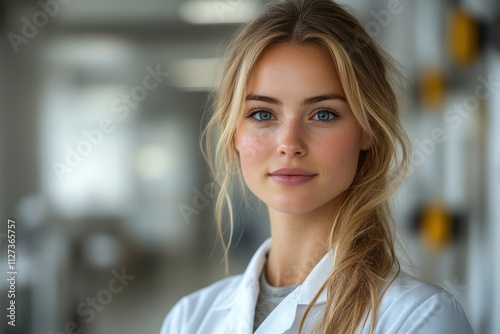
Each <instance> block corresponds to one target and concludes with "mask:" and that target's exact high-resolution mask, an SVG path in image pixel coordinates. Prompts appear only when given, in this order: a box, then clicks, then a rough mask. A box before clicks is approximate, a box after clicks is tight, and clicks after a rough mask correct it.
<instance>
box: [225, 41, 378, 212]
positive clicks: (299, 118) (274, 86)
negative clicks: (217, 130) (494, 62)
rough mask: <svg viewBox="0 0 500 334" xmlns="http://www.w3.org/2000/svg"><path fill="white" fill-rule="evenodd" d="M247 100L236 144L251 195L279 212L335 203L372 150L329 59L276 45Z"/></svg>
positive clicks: (309, 48) (314, 50) (305, 48)
mask: <svg viewBox="0 0 500 334" xmlns="http://www.w3.org/2000/svg"><path fill="white" fill-rule="evenodd" d="M245 94H246V96H245V106H244V110H243V113H244V114H243V116H242V117H241V119H240V121H239V123H238V125H237V128H236V133H235V137H234V141H235V147H236V149H237V150H238V152H239V156H240V162H241V168H242V173H243V177H244V179H245V182H246V184H247V185H248V187H249V188H250V190H251V191H252V192H253V193H254V194H255V195H256V196H257V197H258V198H260V199H261V200H262V201H263V202H265V203H266V204H267V205H268V207H269V209H270V210H277V211H279V212H283V213H293V214H305V213H309V212H313V211H315V210H318V209H325V208H327V207H329V206H330V205H331V204H333V203H334V200H335V198H337V197H338V195H339V194H341V193H342V192H343V191H344V190H346V189H347V188H348V187H349V186H350V185H351V183H352V181H353V179H354V176H355V173H356V168H357V164H358V157H359V153H360V151H361V150H366V149H368V148H369V146H370V143H369V141H368V140H366V139H364V138H363V136H362V132H361V128H360V127H359V125H358V123H357V121H356V119H355V118H354V115H353V113H352V111H351V109H350V107H349V105H348V104H347V102H346V99H345V95H344V90H343V89H342V85H341V84H340V80H339V78H338V75H337V73H336V71H335V69H334V66H333V63H332V61H331V60H330V58H329V57H328V56H327V55H326V54H325V53H324V51H323V50H322V49H321V48H319V47H318V46H315V45H298V44H294V43H284V44H279V45H277V46H275V47H272V48H271V49H269V50H268V51H266V52H265V53H264V54H263V55H262V56H261V58H260V59H259V61H258V62H257V64H256V67H255V69H254V70H253V72H252V74H251V76H250V77H249V81H248V83H247V87H246V93H245ZM280 170H281V171H280Z"/></svg>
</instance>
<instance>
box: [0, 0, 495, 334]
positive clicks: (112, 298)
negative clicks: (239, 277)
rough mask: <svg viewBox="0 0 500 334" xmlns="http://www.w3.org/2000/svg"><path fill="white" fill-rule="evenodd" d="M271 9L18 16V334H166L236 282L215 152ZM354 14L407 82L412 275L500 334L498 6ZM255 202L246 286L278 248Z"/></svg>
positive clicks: (1, 127) (5, 85)
mask: <svg viewBox="0 0 500 334" xmlns="http://www.w3.org/2000/svg"><path fill="white" fill-rule="evenodd" d="M264 3H265V1H259V0H220V1H219V0H199V1H194V0H188V1H186V0H184V1H181V0H163V1H160V0H142V1H134V0H121V1H118V0H105V1H104V0H85V1H84V0H40V1H35V0H2V1H0V31H1V35H2V38H1V42H0V43H1V44H0V78H1V80H0V85H1V86H0V162H1V163H0V220H1V224H0V249H1V251H0V255H1V256H0V268H2V271H3V272H4V274H2V275H1V276H2V277H7V276H8V275H7V272H10V271H12V270H11V269H12V268H11V269H9V267H8V265H9V264H10V265H13V263H8V256H7V245H9V244H10V243H9V242H8V241H10V240H11V239H9V238H8V237H7V236H8V228H7V227H8V225H11V226H12V225H15V233H16V234H15V235H16V237H15V247H16V248H15V251H16V259H15V264H14V265H15V267H14V269H15V270H16V272H17V274H16V275H15V276H16V277H15V278H16V284H15V289H16V292H15V302H16V319H15V320H16V326H15V327H12V326H10V325H8V323H7V322H8V321H10V319H9V318H6V315H8V313H7V312H8V311H6V308H7V307H8V306H9V305H10V304H9V303H10V301H11V300H13V298H12V297H8V292H9V290H10V289H11V286H10V283H12V282H8V281H6V279H5V278H2V279H1V280H0V296H1V297H0V301H1V304H2V305H1V309H2V310H3V311H2V315H1V317H2V321H1V323H0V333H25V334H31V333H33V334H35V333H36V334H39V333H47V334H48V333H53V334H56V333H57V334H60V333H93V334H94V333H95V334H100V333H103V334H104V333H105V334H114V333H130V334H137V333H158V332H159V329H160V326H161V323H162V320H163V318H164V317H165V315H166V314H167V312H168V311H169V310H170V308H171V307H172V306H173V304H174V303H175V302H176V301H177V300H178V299H179V298H181V297H182V296H184V295H186V294H187V293H190V292H192V291H194V290H197V289H199V288H201V287H203V286H206V285H208V284H210V283H212V282H214V281H215V280H218V279H220V278H222V277H224V266H223V263H222V261H221V260H222V253H221V247H220V246H219V244H218V243H217V241H216V230H215V226H214V220H213V216H212V215H213V211H212V204H213V200H212V194H211V192H210V189H209V187H208V185H209V184H210V179H209V175H208V172H207V166H206V164H205V162H204V160H203V158H202V156H201V153H200V150H199V146H198V140H199V134H200V127H201V125H202V113H203V111H204V110H205V109H206V108H207V97H208V93H209V91H210V89H211V87H212V85H213V78H214V68H215V65H216V64H217V62H218V59H219V58H220V57H221V56H222V54H223V52H224V50H225V48H226V47H227V45H228V42H229V40H230V37H231V36H232V34H233V33H234V32H235V31H236V30H237V29H238V28H239V27H240V25H241V24H242V23H244V22H246V21H248V20H249V19H251V18H252V17H253V16H255V15H256V14H257V13H258V12H259V11H260V10H261V8H262V6H263V4H264ZM342 3H344V4H345V5H346V6H348V7H350V8H352V9H353V11H354V12H355V13H356V16H357V17H358V18H359V19H361V20H362V22H363V24H364V25H365V27H366V29H367V30H368V31H369V33H370V34H371V35H372V36H373V37H374V38H375V39H376V40H378V41H379V43H380V44H381V45H382V46H383V47H384V48H385V49H386V50H387V51H388V52H389V53H390V54H391V55H393V56H394V58H396V60H397V61H398V62H399V63H401V65H402V67H403V68H404V72H403V73H404V77H405V80H406V84H407V86H408V87H407V91H406V92H405V94H403V98H404V100H403V103H402V106H403V108H402V109H403V112H404V115H405V116H404V118H405V125H406V127H407V129H408V133H409V135H410V137H411V139H412V142H413V151H412V155H413V160H414V162H413V166H412V170H411V174H410V177H409V178H408V180H407V182H406V183H405V184H404V185H403V187H402V188H401V190H400V191H399V192H398V193H397V195H396V196H395V199H394V208H395V211H396V218H397V223H398V225H399V230H400V235H401V239H402V247H401V255H403V256H406V258H407V260H404V263H405V267H406V268H407V270H409V271H410V272H413V273H414V274H416V275H418V276H419V277H422V278H424V279H427V280H429V281H431V282H434V283H435V284H438V285H440V286H442V287H444V288H446V289H448V290H450V291H451V292H452V293H453V294H454V295H455V296H456V297H457V298H458V299H459V300H460V302H461V303H462V305H463V306H464V309H465V310H466V313H467V315H468V317H469V320H470V322H471V324H472V326H473V328H474V330H475V331H476V333H491V334H493V333H500V317H498V315H499V314H500V288H499V286H498V282H499V281H500V260H499V255H500V225H499V224H498V222H499V221H500V149H499V146H500V3H499V2H498V0H454V1H452V0H448V1H445V0H442V1H435V0H418V1H412V0H377V1H375V0H370V1H369V0H356V1H354V0H353V1H342ZM236 202H237V203H239V199H237V201H236ZM250 203H251V206H250V207H248V208H247V207H246V206H245V205H241V206H240V207H239V209H238V217H237V220H236V224H237V226H236V231H235V239H236V240H237V242H236V244H237V245H236V246H235V247H234V248H233V250H232V252H231V256H230V267H229V268H230V273H231V274H237V273H240V272H242V271H243V270H244V268H245V267H246V264H247V262H248V260H249V259H250V257H251V255H252V254H253V252H254V251H255V250H256V248H257V247H258V246H259V245H260V244H261V243H262V242H263V241H264V240H265V239H266V238H267V237H268V236H269V228H268V222H267V213H266V211H265V208H264V207H263V206H262V205H260V204H259V203H258V202H257V201H256V200H255V199H253V198H251V197H250ZM9 219H10V220H12V221H14V222H15V223H12V222H11V223H10V224H8V220H9ZM11 234H12V233H11ZM412 268H416V269H417V270H416V271H412V270H413V269H412ZM3 313H5V314H3Z"/></svg>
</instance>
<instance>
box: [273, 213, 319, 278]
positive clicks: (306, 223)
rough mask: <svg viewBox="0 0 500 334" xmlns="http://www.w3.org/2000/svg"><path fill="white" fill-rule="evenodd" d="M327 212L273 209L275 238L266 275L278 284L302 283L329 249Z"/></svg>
mask: <svg viewBox="0 0 500 334" xmlns="http://www.w3.org/2000/svg"><path fill="white" fill-rule="evenodd" d="M325 217H327V215H325V214H319V213H308V214H304V215H294V214H287V213H282V212H277V211H274V210H272V209H271V208H270V209H269V218H270V222H271V236H272V238H273V242H272V245H271V250H270V251H269V254H268V258H267V263H266V278H267V281H268V282H269V284H271V285H272V286H276V287H282V286H289V285H297V284H302V283H303V282H304V280H305V279H306V277H307V276H308V275H309V273H310V272H311V271H312V269H313V268H314V266H316V264H317V263H318V262H319V261H320V260H321V259H322V258H323V256H324V255H325V254H326V253H327V251H328V237H329V229H328V226H327V225H328V223H329V222H328V220H326V219H325Z"/></svg>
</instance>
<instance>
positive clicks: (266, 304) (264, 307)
mask: <svg viewBox="0 0 500 334" xmlns="http://www.w3.org/2000/svg"><path fill="white" fill-rule="evenodd" d="M265 272H266V271H265V267H264V269H262V273H261V274H260V279H259V286H260V291H259V297H258V299H257V305H256V306H255V316H254V320H253V331H254V332H255V331H256V330H257V328H259V326H260V324H262V322H264V320H265V319H266V318H267V316H268V315H269V314H270V313H271V312H272V311H273V310H274V309H275V308H276V306H278V304H279V303H281V301H282V300H283V299H285V297H286V296H288V294H289V293H290V292H292V291H293V290H295V288H296V287H298V285H291V286H284V287H279V288H277V287H274V286H271V285H269V283H268V282H267V279H266V275H265Z"/></svg>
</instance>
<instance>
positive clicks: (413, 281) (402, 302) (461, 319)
mask: <svg viewBox="0 0 500 334" xmlns="http://www.w3.org/2000/svg"><path fill="white" fill-rule="evenodd" d="M377 323H378V324H379V325H380V327H381V329H383V331H381V332H380V333H443V334H447V333H450V334H451V333H453V334H469V333H473V331H472V329H471V327H470V325H469V322H468V320H467V317H466V315H465V313H464V311H463V309H462V306H461V305H460V303H459V302H458V301H457V300H456V298H455V297H454V296H453V295H452V294H451V293H449V292H448V291H446V290H444V289H442V288H440V287H438V286H435V285H432V284H429V283H426V282H424V281H421V280H419V279H417V278H415V277H413V276H411V275H409V274H406V273H403V272H402V273H400V274H399V275H398V276H397V277H396V279H395V280H394V281H393V282H392V284H391V285H390V286H389V287H388V289H387V290H386V292H385V294H384V296H383V297H382V300H381V303H380V307H379V311H378V314H377ZM377 327H379V326H377Z"/></svg>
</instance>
